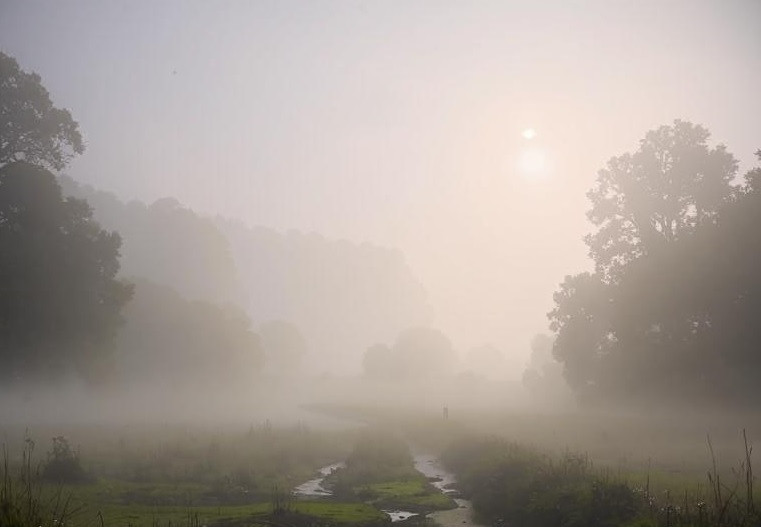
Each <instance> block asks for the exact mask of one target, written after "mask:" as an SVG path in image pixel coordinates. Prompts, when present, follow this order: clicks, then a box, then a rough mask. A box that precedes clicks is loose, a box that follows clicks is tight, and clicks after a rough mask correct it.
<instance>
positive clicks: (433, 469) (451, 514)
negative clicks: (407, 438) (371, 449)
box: [293, 453, 485, 527]
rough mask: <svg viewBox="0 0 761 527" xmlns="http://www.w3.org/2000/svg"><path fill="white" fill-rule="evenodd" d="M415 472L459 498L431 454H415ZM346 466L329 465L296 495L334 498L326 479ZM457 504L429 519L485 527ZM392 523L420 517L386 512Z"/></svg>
mask: <svg viewBox="0 0 761 527" xmlns="http://www.w3.org/2000/svg"><path fill="white" fill-rule="evenodd" d="M414 462H415V469H416V470H417V471H418V472H420V473H421V474H423V475H424V476H425V477H427V478H429V479H431V480H432V481H431V484H432V485H433V486H434V487H436V488H437V489H439V490H440V491H441V492H443V493H444V494H449V495H451V494H456V491H455V490H453V489H452V488H451V486H452V485H453V484H455V483H456V481H457V480H456V479H455V476H454V474H452V473H451V472H448V471H447V470H446V469H444V467H443V466H442V464H441V462H440V461H439V460H438V459H437V458H436V456H432V455H430V454H420V453H418V454H415V455H414ZM345 466H346V464H345V463H343V462H340V463H332V464H330V465H326V466H324V467H322V468H321V469H320V475H319V476H318V477H316V478H314V479H310V480H309V481H306V482H304V483H302V484H301V485H299V486H298V487H296V488H294V489H293V493H294V494H295V495H296V496H297V497H300V498H325V497H330V496H332V495H333V493H332V492H331V491H330V490H329V489H326V488H325V487H324V486H323V483H324V482H325V478H326V477H328V476H329V475H330V474H332V473H333V471H335V470H338V469H340V468H343V467H345ZM454 501H455V503H457V508H456V509H452V510H448V511H436V512H433V513H431V514H428V517H429V518H431V519H432V520H434V521H435V522H436V523H437V524H438V525H439V526H441V527H462V526H463V525H471V526H473V527H485V526H482V525H479V524H477V523H474V522H473V520H472V513H473V508H472V506H471V503H470V501H468V500H464V499H461V498H454ZM383 512H385V513H386V514H387V515H388V517H389V518H391V522H392V523H393V522H399V521H402V520H406V519H407V518H409V517H411V516H414V515H415V514H416V513H414V512H410V511H401V510H383Z"/></svg>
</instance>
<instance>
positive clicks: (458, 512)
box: [414, 454, 486, 527]
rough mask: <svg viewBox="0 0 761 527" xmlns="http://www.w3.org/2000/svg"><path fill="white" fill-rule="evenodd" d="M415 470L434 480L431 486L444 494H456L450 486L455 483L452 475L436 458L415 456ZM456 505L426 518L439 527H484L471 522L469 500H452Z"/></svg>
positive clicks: (471, 511) (471, 512) (471, 509)
mask: <svg viewBox="0 0 761 527" xmlns="http://www.w3.org/2000/svg"><path fill="white" fill-rule="evenodd" d="M414 459H415V469H417V471H418V472H420V473H421V474H423V475H424V476H425V477H427V478H436V481H431V484H432V485H433V486H434V487H436V488H437V489H439V490H440V491H441V492H443V493H444V494H448V495H452V494H455V495H456V494H457V491H456V490H454V489H452V485H454V484H455V483H457V478H455V476H454V474H452V473H451V472H448V471H447V470H446V469H445V468H444V466H443V465H442V464H441V461H439V459H438V458H437V457H436V456H432V455H430V454H415V455H414ZM453 499H454V501H455V503H456V504H457V508H456V509H451V510H448V511H436V512H432V513H431V514H428V517H429V518H431V519H432V520H433V521H435V522H436V523H437V524H438V525H439V526H441V527H455V526H457V527H462V526H463V525H470V526H472V527H486V526H484V525H481V524H479V523H476V522H474V521H473V506H472V504H471V503H470V500H465V499H462V498H453Z"/></svg>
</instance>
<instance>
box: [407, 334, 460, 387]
mask: <svg viewBox="0 0 761 527" xmlns="http://www.w3.org/2000/svg"><path fill="white" fill-rule="evenodd" d="M393 349H394V355H395V357H396V360H397V361H398V364H399V373H400V375H402V376H409V377H429V376H432V375H433V376H435V375H441V374H446V373H451V372H452V370H453V369H454V363H455V359H456V354H455V351H454V349H453V348H452V343H451V342H450V340H449V338H447V336H446V335H444V333H442V332H441V331H439V330H438V329H434V328H428V327H416V328H409V329H405V330H404V331H402V332H401V333H399V336H398V337H397V339H396V342H394V348H393Z"/></svg>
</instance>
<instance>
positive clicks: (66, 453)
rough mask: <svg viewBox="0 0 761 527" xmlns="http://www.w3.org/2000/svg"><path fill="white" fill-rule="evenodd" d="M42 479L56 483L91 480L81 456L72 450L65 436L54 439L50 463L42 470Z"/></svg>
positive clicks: (49, 455) (49, 457)
mask: <svg viewBox="0 0 761 527" xmlns="http://www.w3.org/2000/svg"><path fill="white" fill-rule="evenodd" d="M42 477H43V478H44V479H45V480H47V481H53V482H55V483H85V482H87V481H88V480H89V478H88V476H87V474H86V473H85V470H84V469H83V468H82V464H81V463H80V461H79V455H78V454H77V453H76V452H74V450H72V448H71V445H69V441H68V439H66V438H65V437H63V436H56V437H54V438H53V450H51V451H50V452H48V461H47V463H46V464H45V467H44V468H43V469H42Z"/></svg>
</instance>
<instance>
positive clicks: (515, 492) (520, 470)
mask: <svg viewBox="0 0 761 527" xmlns="http://www.w3.org/2000/svg"><path fill="white" fill-rule="evenodd" d="M443 459H444V461H445V463H446V464H447V466H449V467H450V468H451V469H452V470H454V471H455V473H456V474H457V477H458V481H459V482H460V486H461V488H462V491H463V493H464V494H465V495H466V496H469V497H471V499H472V501H473V506H474V508H475V510H476V512H477V513H478V514H479V515H480V516H481V517H482V518H483V519H487V520H489V521H496V520H498V519H499V520H501V521H503V522H504V524H505V525H523V526H525V527H532V526H537V527H539V526H546V525H564V526H568V527H572V526H579V527H582V526H588V527H595V526H617V525H622V524H624V523H625V522H626V521H629V520H631V519H632V518H634V516H635V514H636V511H637V504H638V503H637V497H636V496H635V494H634V492H632V491H631V490H630V489H629V488H628V487H627V486H626V485H625V484H623V483H620V482H615V481H611V480H608V479H605V478H601V477H598V476H597V475H595V474H594V473H593V471H592V469H591V463H590V461H589V460H588V459H587V458H586V457H585V456H579V455H573V454H570V453H566V454H565V455H564V456H563V457H561V458H560V459H559V460H552V459H550V458H547V457H545V456H542V455H540V454H539V453H537V452H535V451H533V450H531V449H528V448H525V447H522V446H520V445H517V444H515V443H509V442H506V441H504V440H500V439H474V438H470V439H466V440H464V441H460V442H459V443H455V444H454V445H453V446H452V447H450V449H449V450H447V451H446V452H445V453H444V457H443Z"/></svg>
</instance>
